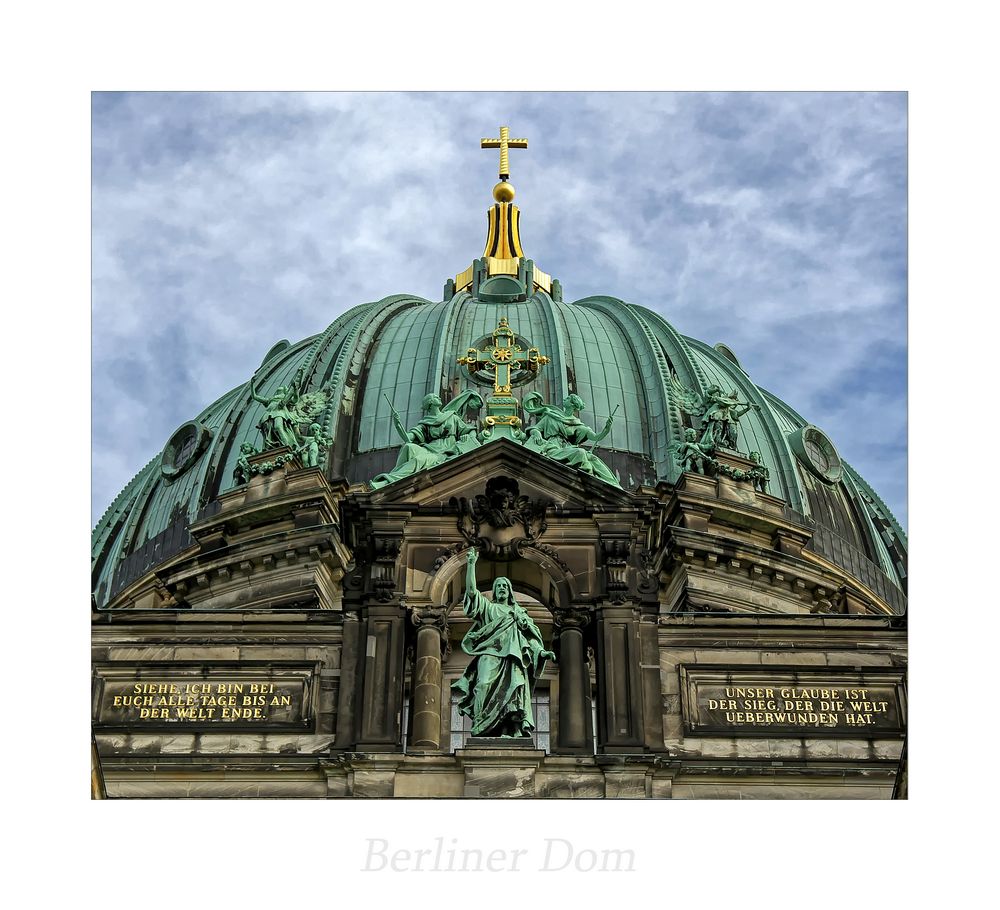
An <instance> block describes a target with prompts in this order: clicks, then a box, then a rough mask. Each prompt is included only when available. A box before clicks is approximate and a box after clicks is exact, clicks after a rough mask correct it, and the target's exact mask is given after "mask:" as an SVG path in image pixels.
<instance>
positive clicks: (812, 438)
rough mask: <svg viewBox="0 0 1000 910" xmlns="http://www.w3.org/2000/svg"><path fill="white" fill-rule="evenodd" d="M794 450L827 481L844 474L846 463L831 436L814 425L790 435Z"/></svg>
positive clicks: (832, 481) (815, 472)
mask: <svg viewBox="0 0 1000 910" xmlns="http://www.w3.org/2000/svg"><path fill="white" fill-rule="evenodd" d="M788 442H789V444H790V445H791V447H792V451H793V452H794V453H795V455H796V456H797V457H798V459H799V461H801V462H802V463H803V464H804V465H805V466H806V467H807V468H808V469H809V470H810V471H812V473H813V474H815V475H816V476H817V477H819V478H820V479H821V480H825V481H826V482H827V483H838V482H839V481H840V479H841V478H842V477H843V476H844V463H843V462H842V461H841V459H840V455H839V454H838V452H837V448H836V446H834V444H833V441H832V440H831V439H830V437H829V436H827V435H826V433H824V432H823V431H822V430H821V429H819V428H818V427H814V426H811V425H810V426H805V427H803V428H802V429H801V430H796V431H795V432H794V433H791V434H790V435H789V437H788Z"/></svg>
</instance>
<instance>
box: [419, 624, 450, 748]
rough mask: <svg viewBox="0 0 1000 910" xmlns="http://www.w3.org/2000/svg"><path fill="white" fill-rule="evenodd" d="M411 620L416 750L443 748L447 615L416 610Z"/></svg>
mask: <svg viewBox="0 0 1000 910" xmlns="http://www.w3.org/2000/svg"><path fill="white" fill-rule="evenodd" d="M410 619H411V620H412V621H413V624H414V625H415V626H416V627H417V649H416V657H415V659H414V661H413V694H412V696H411V699H410V713H411V714H412V716H413V736H412V738H411V739H410V743H411V745H412V746H413V748H415V749H428V750H433V751H437V750H439V749H440V748H441V656H442V654H443V653H444V650H445V646H446V644H447V641H448V623H447V613H446V611H445V610H444V609H428V608H424V609H420V608H417V609H414V610H413V612H412V613H411V614H410Z"/></svg>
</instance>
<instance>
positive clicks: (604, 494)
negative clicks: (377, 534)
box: [363, 439, 635, 512]
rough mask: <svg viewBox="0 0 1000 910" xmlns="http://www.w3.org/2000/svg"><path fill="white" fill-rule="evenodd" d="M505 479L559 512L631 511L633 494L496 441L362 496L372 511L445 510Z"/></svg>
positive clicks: (506, 443)
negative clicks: (455, 501) (400, 508)
mask: <svg viewBox="0 0 1000 910" xmlns="http://www.w3.org/2000/svg"><path fill="white" fill-rule="evenodd" d="M500 476H505V477H511V478H513V479H514V480H516V481H517V483H518V485H519V486H520V492H521V495H524V496H528V497H530V498H531V499H533V500H534V499H539V500H544V501H551V502H552V504H553V505H554V506H556V507H557V508H559V509H560V510H568V511H576V510H580V511H586V512H617V511H622V510H632V509H634V508H635V497H634V496H633V494H631V493H629V492H627V491H625V490H621V489H619V488H617V487H613V486H611V485H610V484H607V483H605V482H604V481H602V480H598V479H597V478H596V477H592V476H590V475H588V474H584V473H583V472H582V471H578V470H576V469H575V468H572V467H569V466H568V465H564V464H561V463H559V462H557V461H553V460H552V459H551V458H546V457H545V456H543V455H540V454H538V453H537V452H533V451H531V450H530V449H526V448H525V447H524V446H522V445H519V444H518V443H516V442H513V441H511V440H509V439H498V440H495V441H493V442H488V443H486V444H485V445H483V446H481V447H479V448H477V449H475V450H473V451H471V452H467V453H465V454H463V455H459V456H457V457H456V458H452V459H451V460H449V461H446V462H444V463H443V464H440V465H436V466H435V467H432V468H428V469H426V470H423V471H420V472H418V473H416V474H413V475H411V476H409V477H404V478H402V479H401V480H397V481H396V482H395V483H391V484H388V485H387V486H385V487H382V488H381V489H379V490H376V491H374V492H371V493H367V494H363V495H365V496H366V497H367V498H368V501H369V502H370V503H371V504H372V505H373V506H381V507H383V508H384V507H386V506H389V505H394V504H398V505H400V506H402V505H405V506H407V507H410V508H412V507H414V506H415V507H418V508H419V507H420V506H445V505H447V503H448V502H449V500H450V499H451V498H452V497H456V498H460V497H463V496H464V497H468V496H470V494H474V493H478V492H480V491H481V490H482V489H483V485H484V484H485V482H486V481H487V480H489V479H490V478H492V477H500Z"/></svg>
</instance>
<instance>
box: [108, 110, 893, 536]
mask: <svg viewBox="0 0 1000 910" xmlns="http://www.w3.org/2000/svg"><path fill="white" fill-rule="evenodd" d="M500 123H505V124H509V125H510V127H511V133H512V135H516V136H527V137H528V139H529V148H528V150H526V151H520V150H518V151H513V152H512V153H511V170H512V183H513V184H514V185H515V187H516V188H517V200H516V201H517V203H518V204H519V206H520V208H521V212H522V218H521V237H522V241H523V243H524V247H525V252H526V254H527V255H528V256H530V257H532V258H533V259H535V260H536V261H537V263H538V265H539V267H540V268H542V269H544V270H545V271H547V272H549V273H551V274H552V275H553V276H554V277H557V278H559V279H560V280H561V281H562V283H563V287H564V293H565V297H566V299H567V300H572V299H576V298H580V297H585V296H587V295H590V294H598V293H603V294H611V295H614V296H618V297H621V298H624V299H626V300H629V301H631V302H635V303H639V304H642V305H643V306H647V307H649V308H651V309H654V310H656V311H658V312H659V313H661V314H662V315H663V316H664V317H665V318H666V319H667V320H668V321H670V322H671V323H672V324H673V325H674V327H675V328H677V329H678V330H679V331H680V332H682V333H684V334H686V335H691V336H694V337H696V338H699V339H702V340H703V341H706V342H708V343H710V344H714V343H715V342H718V341H722V342H725V343H726V344H727V345H729V347H731V348H732V349H733V350H734V351H735V353H736V354H737V356H738V357H739V358H740V360H741V362H742V363H743V365H744V367H745V368H746V369H747V370H748V372H749V373H750V375H751V377H752V378H753V379H754V381H755V382H757V384H758V385H761V386H763V387H764V388H766V389H768V390H769V391H771V392H773V393H775V394H776V395H778V396H779V397H780V398H782V399H784V400H785V401H787V402H788V403H789V404H790V405H792V406H793V407H794V408H795V409H796V410H798V411H799V412H800V413H801V414H802V415H803V416H804V417H806V418H807V419H808V420H810V421H811V422H812V423H814V424H816V425H817V426H819V427H821V428H822V429H823V430H824V431H826V432H827V433H828V434H829V435H830V437H831V438H832V439H833V440H834V442H835V443H836V445H837V447H838V449H839V450H840V452H841V454H842V456H843V457H844V458H846V459H847V460H848V461H849V462H851V463H852V464H853V465H854V467H855V468H857V469H858V470H859V471H860V472H861V474H862V475H863V476H864V477H865V478H866V479H867V480H868V481H869V482H870V483H871V484H872V485H873V486H874V487H875V488H876V490H878V491H879V493H880V494H881V495H882V497H883V498H884V499H885V500H886V502H887V504H888V505H889V506H890V508H891V509H892V510H893V511H894V513H895V514H896V516H897V518H898V519H899V520H900V521H901V522H903V523H904V525H905V523H906V520H907V509H906V465H907V461H906V459H907V453H906V431H907V417H906V401H907V388H906V381H907V376H906V356H907V347H906V335H907V310H906V287H907V285H906V283H907V271H906V269H907V247H906V226H907V208H906V203H907V195H906V193H907V110H906V96H905V95H904V94H901V93H889V94H879V93H845V94H839V93H764V94H752V93H735V94H714V93H712V94H702V93H680V94H672V93H526V94H509V93H457V94H425V93H421V94H401V93H372V94H366V93H360V94H353V93H324V94H298V93H278V94H261V93H236V94H222V93H206V94H160V93H155V94H132V95H121V94H96V95H94V96H93V323H92V327H93V440H92V442H93V487H92V510H93V519H94V521H96V520H97V518H99V517H100V515H101V513H102V512H103V511H104V509H105V508H106V506H107V505H108V504H109V503H110V501H111V499H112V498H113V497H114V496H115V494H116V493H117V492H118V491H119V490H120V489H121V488H122V487H123V486H124V485H125V484H126V483H127V482H128V480H129V479H130V478H131V477H132V476H133V475H134V474H135V472H136V471H137V470H139V468H141V467H142V466H143V465H144V464H145V463H146V462H147V461H148V460H149V459H150V458H152V457H153V456H154V455H156V454H157V453H158V452H159V451H160V449H161V448H162V446H163V444H164V443H165V442H166V440H167V438H168V437H169V436H170V434H171V433H172V432H173V430H174V429H176V428H177V427H178V426H179V425H180V424H181V423H183V422H184V421H186V420H189V419H191V418H192V417H193V416H195V415H196V414H197V413H198V412H200V411H201V410H202V409H203V408H204V407H205V405H207V404H208V403H209V402H211V401H212V400H214V399H215V398H217V397H218V396H219V395H221V394H222V393H224V392H225V391H228V390H229V389H231V388H233V387H234V386H236V385H238V384H240V383H242V382H244V381H246V379H247V378H248V376H249V375H250V372H251V371H252V370H253V368H254V367H255V366H256V365H257V364H258V363H259V362H260V359H261V357H262V356H263V355H264V353H265V352H266V351H267V350H268V349H269V348H270V347H271V346H272V345H273V344H274V342H276V341H277V340H279V339H282V338H288V339H290V340H293V341H295V340H298V339H300V338H303V337H306V336H307V335H311V334H313V333H315V332H317V331H320V330H322V329H323V328H325V327H326V325H328V324H329V323H330V322H331V321H332V320H333V319H334V318H335V317H336V316H337V315H338V314H339V313H341V312H343V311H344V310H346V309H348V308H349V307H351V306H354V305H355V304H357V303H362V302H365V301H368V300H376V299H379V298H381V297H384V296H386V295H389V294H394V293H403V292H406V293H413V294H417V295H419V296H422V297H427V298H429V299H440V295H441V289H442V285H443V283H444V281H445V279H446V278H448V277H449V276H454V275H455V274H456V273H457V272H459V271H461V270H463V269H464V268H466V267H467V266H468V265H469V263H470V262H471V261H472V260H473V259H474V258H475V257H476V256H478V255H480V254H481V252H482V245H483V240H484V237H485V211H486V208H487V207H488V205H489V204H490V202H491V197H490V190H491V187H492V185H493V183H494V182H495V179H496V152H494V151H483V150H480V149H479V138H480V137H481V136H487V135H489V136H493V135H497V129H498V126H499V124H500Z"/></svg>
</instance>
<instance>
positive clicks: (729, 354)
mask: <svg viewBox="0 0 1000 910" xmlns="http://www.w3.org/2000/svg"><path fill="white" fill-rule="evenodd" d="M713 347H714V349H715V350H716V351H718V352H719V353H720V354H721V355H722V356H723V357H725V358H726V360H728V361H729V362H730V363H732V364H735V365H736V366H738V367H739V368H740V369H741V370H743V364H742V363H740V360H739V358H738V357H737V356H736V355H735V354H734V353H733V349H732V348H731V347H729V345H728V344H723V343H722V342H721V341H720V342H719V343H718V344H716V345H713ZM743 372H744V373H745V372H746V370H743Z"/></svg>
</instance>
